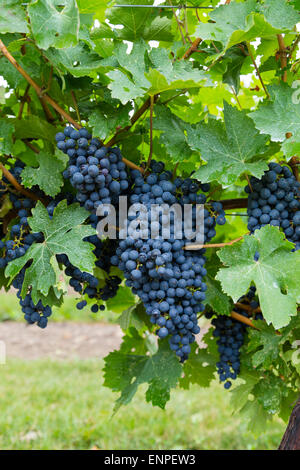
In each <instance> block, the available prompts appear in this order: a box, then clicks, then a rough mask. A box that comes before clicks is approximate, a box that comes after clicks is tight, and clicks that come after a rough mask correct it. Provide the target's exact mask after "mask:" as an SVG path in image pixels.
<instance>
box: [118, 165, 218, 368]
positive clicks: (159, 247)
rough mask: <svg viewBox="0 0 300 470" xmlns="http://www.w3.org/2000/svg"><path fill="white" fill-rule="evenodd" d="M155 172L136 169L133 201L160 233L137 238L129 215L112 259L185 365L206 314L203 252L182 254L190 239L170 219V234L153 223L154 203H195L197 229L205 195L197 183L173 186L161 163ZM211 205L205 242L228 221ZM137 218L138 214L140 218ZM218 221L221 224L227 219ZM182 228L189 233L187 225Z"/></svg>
mask: <svg viewBox="0 0 300 470" xmlns="http://www.w3.org/2000/svg"><path fill="white" fill-rule="evenodd" d="M151 170H152V172H151V174H148V175H146V176H145V178H144V177H143V176H142V175H141V173H140V172H139V171H136V170H133V171H132V174H131V176H132V178H133V180H134V187H133V190H132V194H131V196H130V202H131V203H132V204H141V205H143V207H146V208H147V210H148V222H150V223H151V227H152V228H153V225H155V224H156V227H155V228H156V229H157V230H158V233H159V235H158V236H157V237H155V238H145V239H142V238H139V239H135V238H134V237H133V236H132V235H133V229H132V227H131V226H130V222H132V220H134V219H135V217H134V216H133V217H129V220H128V222H129V226H128V227H127V228H128V237H127V238H126V239H124V240H121V241H120V244H119V247H118V248H117V250H116V255H114V256H113V257H112V259H111V261H112V264H114V265H117V266H118V267H119V269H121V270H122V271H123V272H124V275H125V278H126V285H127V286H129V287H130V288H131V289H132V291H133V293H134V294H136V295H138V296H139V297H140V299H141V300H142V301H143V303H144V305H145V309H146V313H147V314H148V315H149V316H150V321H151V322H152V323H153V324H156V325H157V326H158V330H157V335H158V336H159V337H160V338H165V337H167V336H169V335H170V339H169V343H170V347H171V349H172V350H174V351H175V352H176V354H177V356H178V357H179V358H180V360H181V361H182V362H183V361H185V360H186V359H187V357H188V355H189V353H190V351H191V347H190V344H191V343H193V342H194V341H195V335H196V334H198V333H199V332H200V328H199V326H198V324H197V316H198V314H199V313H200V312H202V311H203V310H204V305H203V303H202V302H203V301H204V299H205V291H206V285H205V282H204V281H203V278H204V276H205V275H206V269H205V267H204V264H205V257H204V253H205V249H199V250H193V251H188V250H184V246H185V244H186V241H187V239H186V238H184V237H183V238H181V233H182V231H181V233H180V234H179V233H178V232H177V228H176V226H175V224H174V223H173V222H174V218H173V219H172V217H171V224H170V227H169V228H168V231H167V232H166V228H165V224H166V222H167V220H166V219H164V215H163V214H159V217H158V219H157V218H155V221H154V219H153V215H154V212H153V207H152V205H153V204H156V205H161V204H167V205H169V206H171V205H172V204H175V203H177V204H180V205H182V206H183V205H184V204H187V203H188V204H192V205H193V211H192V222H191V223H190V227H189V228H193V226H194V223H195V220H196V216H197V210H198V208H197V206H196V205H197V204H205V203H206V196H205V195H204V194H197V193H198V191H199V189H201V185H200V184H199V183H198V182H197V181H195V180H192V179H186V180H183V179H180V178H177V179H176V180H175V181H174V182H172V173H171V172H169V171H164V164H163V163H162V162H156V161H152V162H151ZM203 189H206V190H209V186H206V187H204V188H203V186H202V190H203ZM207 207H208V208H205V209H204V218H205V226H204V241H203V243H206V242H207V241H209V240H210V239H211V238H212V237H213V236H215V230H214V227H215V224H216V223H217V217H218V216H219V215H220V216H222V217H224V212H223V211H222V206H220V203H215V204H214V205H213V206H211V205H207ZM151 208H152V210H151ZM218 209H220V212H221V213H220V214H217V211H218ZM171 215H172V214H171ZM138 217H139V214H138V215H137V218H136V220H138ZM185 222H186V221H185ZM220 222H221V224H222V223H223V218H222V219H221V220H220ZM180 228H181V229H183V231H185V230H186V224H185V226H183V221H182V226H181V227H180ZM169 229H170V230H169Z"/></svg>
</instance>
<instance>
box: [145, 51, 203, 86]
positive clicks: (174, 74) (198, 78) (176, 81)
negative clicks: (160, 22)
mask: <svg viewBox="0 0 300 470" xmlns="http://www.w3.org/2000/svg"><path fill="white" fill-rule="evenodd" d="M149 59H150V60H151V63H152V67H151V68H150V70H149V72H146V73H145V75H146V78H147V79H148V81H149V82H150V83H151V87H150V89H149V90H148V93H149V94H150V95H155V94H157V93H161V92H163V91H168V90H180V89H188V88H195V87H199V86H200V84H201V83H204V80H205V82H206V86H208V84H209V81H208V78H209V77H208V76H207V74H205V73H204V72H203V71H201V70H198V69H197V68H193V65H192V63H191V62H187V61H184V60H182V61H177V62H172V60H171V58H170V56H169V54H168V51H167V50H165V49H159V48H157V49H152V51H151V52H150V53H149Z"/></svg>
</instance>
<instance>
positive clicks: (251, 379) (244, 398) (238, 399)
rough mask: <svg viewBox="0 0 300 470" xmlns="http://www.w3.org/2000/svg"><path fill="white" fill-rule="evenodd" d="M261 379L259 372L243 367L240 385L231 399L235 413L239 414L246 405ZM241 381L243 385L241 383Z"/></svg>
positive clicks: (232, 392)
mask: <svg viewBox="0 0 300 470" xmlns="http://www.w3.org/2000/svg"><path fill="white" fill-rule="evenodd" d="M260 378H261V374H260V373H259V372H257V371H256V370H251V369H248V368H244V367H243V366H242V368H241V372H240V373H239V376H238V382H239V385H238V386H236V387H234V389H233V390H232V391H231V397H230V401H231V405H232V408H233V409H234V410H235V412H239V411H240V410H241V409H242V408H243V407H244V406H245V405H246V403H247V402H248V400H249V395H250V394H251V393H252V390H253V388H254V386H255V385H256V384H257V383H258V382H259V380H260ZM241 381H242V382H243V383H240V382H241Z"/></svg>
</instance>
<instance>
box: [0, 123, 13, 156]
mask: <svg viewBox="0 0 300 470" xmlns="http://www.w3.org/2000/svg"><path fill="white" fill-rule="evenodd" d="M14 130H15V127H14V125H13V123H12V122H11V121H10V120H9V119H0V154H2V155H3V154H10V153H11V152H12V149H13V139H12V135H13V133H14Z"/></svg>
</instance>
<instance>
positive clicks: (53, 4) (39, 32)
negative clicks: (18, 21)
mask: <svg viewBox="0 0 300 470" xmlns="http://www.w3.org/2000/svg"><path fill="white" fill-rule="evenodd" d="M61 7H62V8H61ZM28 15H29V18H30V24H31V28H32V33H33V36H34V38H35V41H36V43H37V45H38V46H39V47H41V48H42V49H49V47H56V48H58V49H61V48H64V49H65V48H67V47H71V46H75V45H76V44H77V42H78V31H79V11H78V7H77V4H76V1H75V0H68V1H66V0H62V1H60V2H59V4H58V2H57V0H35V2H33V3H31V4H30V5H29V6H28Z"/></svg>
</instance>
